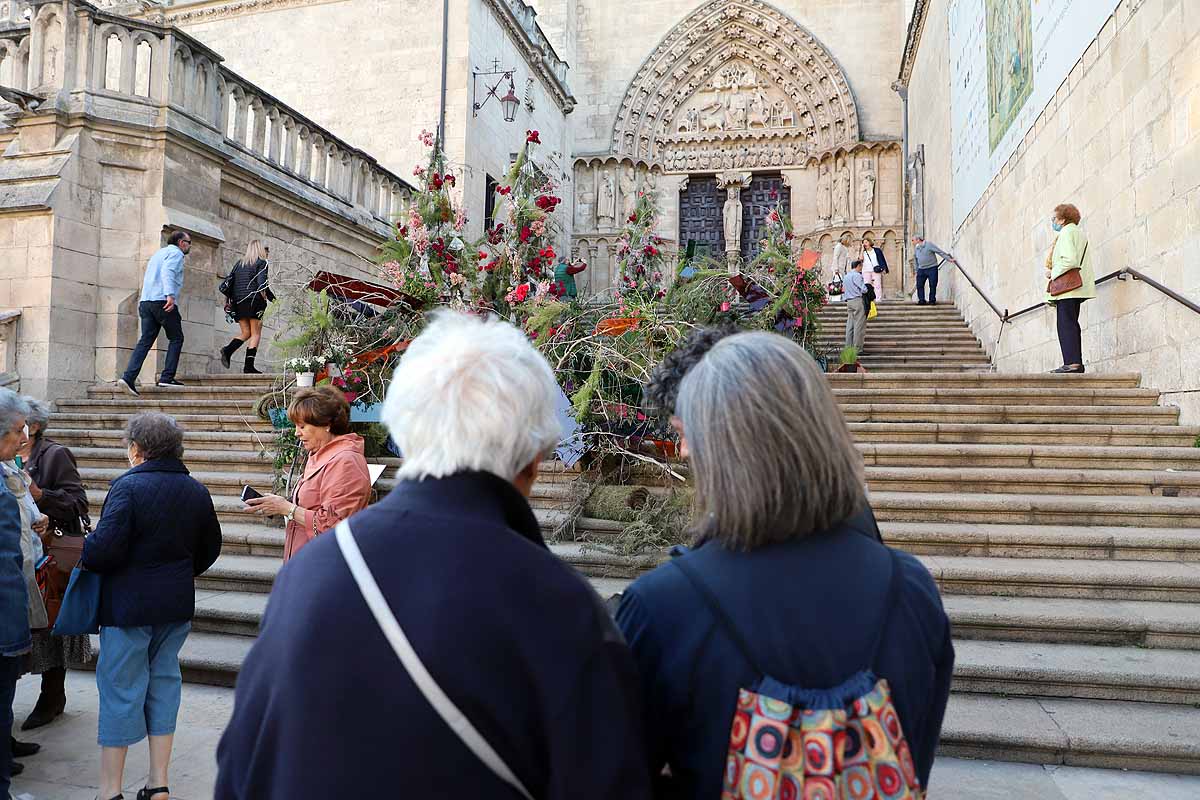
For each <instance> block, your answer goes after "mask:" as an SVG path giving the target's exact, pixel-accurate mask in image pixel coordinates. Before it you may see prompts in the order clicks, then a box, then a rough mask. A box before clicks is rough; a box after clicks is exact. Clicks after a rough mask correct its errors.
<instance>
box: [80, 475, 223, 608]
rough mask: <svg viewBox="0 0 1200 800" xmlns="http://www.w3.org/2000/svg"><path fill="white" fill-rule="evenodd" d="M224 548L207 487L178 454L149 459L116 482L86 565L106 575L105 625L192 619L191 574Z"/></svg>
mask: <svg viewBox="0 0 1200 800" xmlns="http://www.w3.org/2000/svg"><path fill="white" fill-rule="evenodd" d="M220 554H221V524H220V523H219V522H218V521H217V512H216V510H215V509H214V508H213V502H212V497H211V496H210V495H209V494H208V489H206V488H204V485H203V484H202V483H200V482H199V481H197V480H196V479H195V478H193V477H192V476H191V475H189V474H188V471H187V467H185V466H184V465H183V462H181V461H179V460H177V459H174V458H161V459H155V460H154V461H146V462H143V463H142V464H139V465H138V466H136V467H134V468H133V469H131V470H129V471H128V472H126V473H125V474H124V475H121V476H120V477H119V478H117V479H116V480H114V481H113V482H112V484H111V485H110V486H109V489H108V497H107V498H106V499H105V501H104V510H103V511H102V512H101V513H100V521H99V522H98V523H97V524H96V529H95V530H94V531H92V533H91V535H89V536H88V537H87V538H86V539H84V541H83V557H82V559H81V563H82V564H83V566H84V567H85V568H86V569H88V570H91V571H92V572H99V573H101V574H103V575H104V581H103V588H102V589H101V592H100V624H101V625H111V626H116V627H121V628H131V627H138V626H142V625H163V624H166V623H168V622H187V621H188V620H190V619H191V618H192V616H193V615H194V614H195V611H196V589H195V583H194V581H193V578H194V577H195V576H197V575H199V574H201V573H202V572H204V571H205V570H207V569H208V568H209V567H211V566H212V564H213V562H214V561H216V560H217V556H218V555H220Z"/></svg>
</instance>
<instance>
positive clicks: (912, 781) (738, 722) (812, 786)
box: [671, 550, 925, 800]
mask: <svg viewBox="0 0 1200 800" xmlns="http://www.w3.org/2000/svg"><path fill="white" fill-rule="evenodd" d="M889 553H891V557H892V576H891V580H890V583H889V587H888V595H887V606H886V608H888V609H889V613H890V609H893V608H895V607H896V604H897V601H898V598H899V584H900V563H899V559H897V557H896V554H895V553H894V552H891V551H890V550H889ZM671 563H673V564H675V566H677V567H679V569H680V570H681V571H682V572H683V574H684V575H685V576H686V577H687V579H688V581H689V582H690V583H691V584H692V586H693V587H694V588H695V589H696V591H697V592H699V593H700V595H701V597H703V598H704V600H705V602H706V603H707V605H708V606H709V608H710V609H711V610H712V612H713V614H714V615H715V616H716V618H717V621H718V622H719V623H720V625H721V627H722V628H724V630H725V634H726V635H727V636H728V637H729V638H730V640H731V641H732V642H733V643H734V645H736V646H737V648H738V649H739V650H740V651H741V652H742V655H743V656H744V657H745V659H746V661H748V662H749V663H750V665H751V666H752V667H754V670H755V672H757V673H758V674H759V675H760V676H762V677H760V679H759V681H758V684H757V685H756V686H755V688H754V689H740V690H739V691H738V702H737V709H736V710H735V711H734V714H733V725H732V729H731V731H730V734H729V752H728V754H727V756H726V759H725V780H724V784H723V787H722V790H721V800H923V798H924V797H925V793H924V792H923V791H922V789H921V782H920V780H919V779H918V778H917V772H916V769H915V767H914V766H913V760H912V754H911V752H910V751H909V747H908V742H906V741H905V739H904V730H903V728H902V727H901V725H900V718H899V717H898V716H897V715H896V709H895V707H894V706H893V705H892V694H891V690H890V689H889V688H888V682H887V681H886V680H885V679H883V678H878V677H876V676H875V673H874V672H873V671H872V670H871V669H870V668H868V669H864V670H861V671H859V672H857V673H855V674H854V675H853V676H852V677H851V678H850V679H848V680H846V681H844V682H843V683H842V684H840V685H839V686H836V687H834V688H832V689H819V690H812V689H802V688H800V687H798V686H789V685H786V684H783V683H780V682H779V681H777V680H775V679H774V678H771V677H770V676H768V675H767V673H766V672H765V671H764V670H762V669H761V668H760V667H759V666H758V662H757V661H756V660H755V659H754V658H753V656H752V655H751V650H750V648H749V647H747V645H746V641H745V639H744V638H742V635H741V634H740V633H739V632H738V629H737V627H736V626H735V625H734V624H733V621H732V620H731V619H730V618H729V617H728V616H727V615H726V614H725V611H724V610H723V609H722V608H721V605H720V603H719V602H718V601H717V598H716V596H715V595H714V594H713V593H712V591H711V590H709V588H708V587H707V586H705V584H704V582H703V581H702V580H701V579H700V576H699V575H698V574H696V572H695V571H694V570H693V568H692V567H691V566H689V565H688V564H687V562H686V561H684V560H682V559H680V560H676V561H673V562H671ZM886 630H887V625H886V624H885V625H884V626H883V629H881V630H880V632H879V637H878V639H877V640H876V643H875V646H874V648H873V651H872V655H871V664H872V665H873V664H876V663H878V660H879V652H880V649H881V646H882V644H883V637H884V632H885V631H886Z"/></svg>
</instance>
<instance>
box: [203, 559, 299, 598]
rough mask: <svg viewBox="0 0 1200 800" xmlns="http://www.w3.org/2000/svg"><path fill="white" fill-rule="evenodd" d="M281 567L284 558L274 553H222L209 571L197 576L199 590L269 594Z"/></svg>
mask: <svg viewBox="0 0 1200 800" xmlns="http://www.w3.org/2000/svg"><path fill="white" fill-rule="evenodd" d="M281 566H283V560H282V559H279V558H275V557H272V556H250V555H238V554H233V553H229V554H227V553H221V556H220V557H219V558H218V559H217V560H216V562H215V563H214V564H213V565H212V566H211V567H209V569H208V572H205V573H204V574H203V575H201V576H200V577H198V578H196V589H197V591H199V590H201V589H204V590H206V591H216V592H227V591H234V592H255V593H259V594H267V593H269V592H270V591H271V586H272V585H274V583H275V575H276V573H278V572H279V568H280V567H281Z"/></svg>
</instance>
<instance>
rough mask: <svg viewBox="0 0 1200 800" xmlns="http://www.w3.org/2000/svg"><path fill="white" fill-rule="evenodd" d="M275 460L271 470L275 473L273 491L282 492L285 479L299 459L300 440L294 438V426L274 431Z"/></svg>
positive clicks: (285, 483) (285, 484) (284, 489)
mask: <svg viewBox="0 0 1200 800" xmlns="http://www.w3.org/2000/svg"><path fill="white" fill-rule="evenodd" d="M274 453H275V458H274V462H273V464H272V469H273V470H274V472H275V487H274V488H275V491H276V492H277V493H278V492H284V491H286V489H287V479H288V475H290V473H291V471H292V468H293V466H294V465H295V464H296V461H297V459H299V457H300V453H301V447H300V440H299V439H297V438H296V428H295V426H288V427H286V428H280V429H278V430H276V431H275V447H274Z"/></svg>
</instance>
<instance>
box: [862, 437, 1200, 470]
mask: <svg viewBox="0 0 1200 800" xmlns="http://www.w3.org/2000/svg"><path fill="white" fill-rule="evenodd" d="M857 445H858V450H859V452H860V453H862V456H863V462H864V463H865V464H866V465H867V466H878V467H883V466H894V467H917V466H928V467H979V468H982V467H1036V468H1045V469H1129V470H1166V469H1173V470H1200V448H1197V447H1114V446H1096V447H1092V446H1086V445H1043V444H1033V445H1019V444H915V443H907V442H897V443H891V442H858V443H857Z"/></svg>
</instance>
